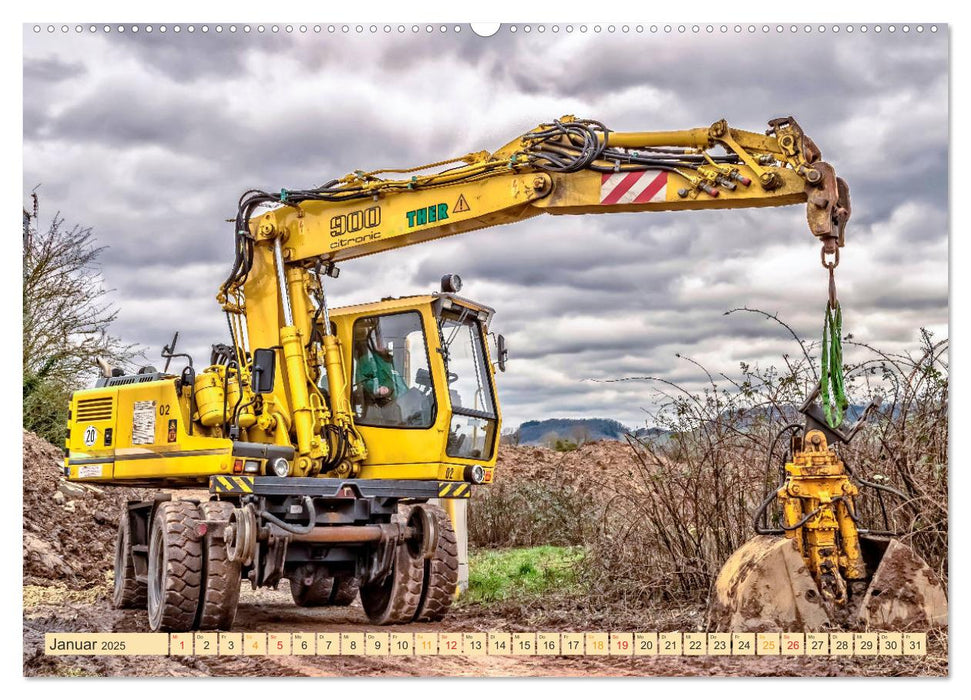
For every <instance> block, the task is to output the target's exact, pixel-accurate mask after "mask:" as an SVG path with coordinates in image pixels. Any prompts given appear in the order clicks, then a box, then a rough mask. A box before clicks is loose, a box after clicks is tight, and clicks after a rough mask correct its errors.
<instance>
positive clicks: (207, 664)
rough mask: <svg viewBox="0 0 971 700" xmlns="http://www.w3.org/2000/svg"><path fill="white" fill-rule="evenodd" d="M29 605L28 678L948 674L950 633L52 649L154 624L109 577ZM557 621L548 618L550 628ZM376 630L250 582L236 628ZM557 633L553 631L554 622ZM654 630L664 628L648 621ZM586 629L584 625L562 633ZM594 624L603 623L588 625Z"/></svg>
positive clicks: (484, 614)
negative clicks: (295, 650) (757, 647)
mask: <svg viewBox="0 0 971 700" xmlns="http://www.w3.org/2000/svg"><path fill="white" fill-rule="evenodd" d="M25 593H26V597H27V598H29V599H30V603H29V606H28V602H27V601H25V609H24V673H25V675H29V676H475V677H481V676H779V675H783V676H848V675H850V676H855V675H865V676H902V675H906V676H910V675H921V676H938V675H942V674H945V673H946V648H945V647H946V641H945V640H944V639H942V638H941V637H939V636H932V637H931V640H930V652H931V653H930V654H929V655H928V656H927V657H909V658H898V659H890V658H862V657H856V658H837V657H830V658H805V657H804V658H792V657H662V656H658V657H639V658H614V657H589V656H588V657H539V656H535V657H525V656H487V657H448V656H437V657H431V656H426V657H413V658H402V657H384V658H375V657H332V656H288V657H269V656H267V657H252V656H247V657H229V656H222V657H220V656H197V657H179V656H170V657H84V656H74V657H65V656H44V654H43V650H42V646H43V643H44V633H45V632H65V631H75V632H104V631H113V632H147V631H148V626H147V622H146V619H145V617H146V616H145V612H144V611H141V610H134V611H133V610H112V609H111V608H110V607H109V605H108V604H107V602H106V601H107V597H108V594H109V588H108V585H107V584H105V585H103V586H100V587H98V588H95V589H91V590H90V591H86V592H80V593H79V592H72V591H70V590H69V589H66V588H53V587H48V588H46V589H45V590H43V591H39V590H36V589H34V588H33V587H28V588H27V590H26V591H25ZM546 627H547V628H550V626H548V625H547V626H546ZM371 629H373V627H372V626H370V625H369V624H368V622H367V618H366V617H365V615H364V612H363V610H361V609H360V607H359V605H358V604H355V605H354V606H352V607H351V608H331V609H320V608H318V609H313V610H311V609H305V608H297V607H296V606H294V605H293V603H292V602H291V601H290V595H289V592H288V591H287V590H286V584H285V583H284V584H283V585H281V587H280V590H279V591H259V592H254V591H249V590H247V588H246V587H244V591H243V595H242V599H241V601H240V607H239V613H238V615H237V624H236V626H235V627H234V631H237V632H274V631H280V632H363V631H365V630H371ZM550 629H551V631H555V630H554V629H552V628H550ZM649 629H656V628H649ZM383 630H385V631H389V632H393V631H408V632H459V631H463V632H469V631H473V632H485V631H489V630H504V631H525V630H530V631H533V630H531V629H530V628H529V627H528V626H526V625H524V624H522V623H520V622H517V621H516V620H514V619H508V611H507V614H506V616H504V617H502V618H497V617H494V616H493V615H492V614H491V613H490V611H489V610H487V609H484V608H479V607H472V606H460V607H459V608H458V609H457V610H455V611H454V612H453V613H452V614H450V615H449V617H448V618H447V619H446V620H444V621H443V622H441V623H437V624H413V625H407V626H400V627H395V626H392V627H387V628H383ZM578 630H584V626H583V625H568V626H563V627H562V628H561V630H560V631H578ZM590 631H596V630H590Z"/></svg>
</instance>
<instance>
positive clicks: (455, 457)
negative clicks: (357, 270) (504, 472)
mask: <svg viewBox="0 0 971 700" xmlns="http://www.w3.org/2000/svg"><path fill="white" fill-rule="evenodd" d="M493 314H494V311H493V309H491V308H489V307H487V306H484V305H482V304H478V303H476V302H473V301H470V300H468V299H465V298H462V297H459V296H457V295H456V294H455V293H452V292H441V293H437V294H431V295H423V296H411V297H402V298H398V299H385V300H382V301H380V302H376V303H371V304H361V305H357V306H352V307H345V308H338V309H333V310H332V311H331V314H330V319H331V322H332V323H333V327H334V332H335V334H336V335H337V337H338V338H339V340H340V344H341V348H342V351H343V353H344V357H343V360H344V362H343V364H344V367H346V368H347V375H348V376H347V381H346V384H347V386H348V387H349V401H350V406H351V410H352V413H353V416H354V425H355V427H356V428H357V430H358V431H359V432H360V433H361V436H362V437H363V438H364V441H365V443H366V444H367V445H368V456H367V458H366V459H365V460H364V461H363V463H362V464H361V469H360V477H361V478H364V479H379V478H397V479H401V478H405V479H437V480H439V481H442V482H450V481H454V482H472V483H488V482H490V481H491V479H492V468H493V467H494V466H495V462H496V453H497V448H498V442H499V427H500V413H499V405H498V401H497V400H496V391H495V382H494V370H493V363H492V359H491V355H490V352H489V342H488V340H489V322H490V321H491V319H492V316H493ZM503 345H504V344H503ZM503 351H504V348H503ZM321 384H322V386H326V379H325V378H323V379H321Z"/></svg>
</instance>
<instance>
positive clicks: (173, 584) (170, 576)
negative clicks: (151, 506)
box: [147, 501, 203, 632]
mask: <svg viewBox="0 0 971 700" xmlns="http://www.w3.org/2000/svg"><path fill="white" fill-rule="evenodd" d="M201 518H202V513H201V511H200V510H199V507H198V506H197V505H196V504H195V503H192V502H190V501H166V502H164V503H160V504H159V506H158V509H157V510H156V512H155V518H154V520H153V521H152V530H151V534H150V536H149V548H148V604H147V607H148V626H149V627H150V628H151V630H152V631H153V632H158V631H159V630H165V631H170V632H187V631H189V630H191V629H192V627H193V625H194V624H195V621H196V612H197V611H198V609H199V595H200V592H201V588H202V567H203V558H202V547H203V538H202V537H201V536H200V535H199V534H198V529H197V526H198V522H199V520H200V519H201Z"/></svg>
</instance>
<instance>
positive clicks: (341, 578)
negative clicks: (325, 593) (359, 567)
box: [330, 573, 361, 607]
mask: <svg viewBox="0 0 971 700" xmlns="http://www.w3.org/2000/svg"><path fill="white" fill-rule="evenodd" d="M360 588H361V582H360V580H359V579H358V578H357V577H355V576H354V575H353V574H346V573H344V574H336V575H335V576H334V592H333V593H332V594H331V599H330V604H331V605H336V606H339V607H347V606H348V605H350V604H351V603H353V602H354V600H355V599H356V598H357V594H358V591H359V590H360Z"/></svg>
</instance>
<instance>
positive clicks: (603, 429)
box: [519, 418, 630, 445]
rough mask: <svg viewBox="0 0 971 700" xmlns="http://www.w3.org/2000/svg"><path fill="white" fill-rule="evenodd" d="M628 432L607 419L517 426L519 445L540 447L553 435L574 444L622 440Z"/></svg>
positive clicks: (548, 421)
mask: <svg viewBox="0 0 971 700" xmlns="http://www.w3.org/2000/svg"><path fill="white" fill-rule="evenodd" d="M629 432H630V428H628V427H627V426H626V425H624V424H623V423H620V422H619V421H615V420H611V419H609V418H550V419H548V420H531V421H526V422H525V423H523V424H522V425H520V426H519V444H521V445H540V444H542V443H543V441H544V439H545V438H547V437H548V436H550V435H553V434H555V435H556V436H557V437H559V438H563V439H567V440H573V441H574V442H591V441H594V440H623V439H624V435H625V434H626V433H629Z"/></svg>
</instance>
